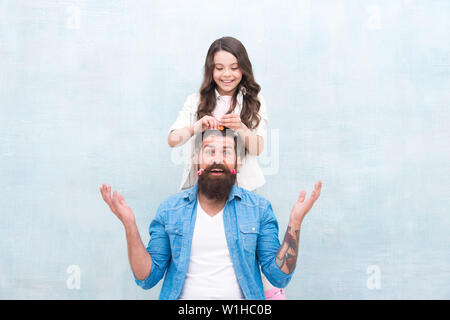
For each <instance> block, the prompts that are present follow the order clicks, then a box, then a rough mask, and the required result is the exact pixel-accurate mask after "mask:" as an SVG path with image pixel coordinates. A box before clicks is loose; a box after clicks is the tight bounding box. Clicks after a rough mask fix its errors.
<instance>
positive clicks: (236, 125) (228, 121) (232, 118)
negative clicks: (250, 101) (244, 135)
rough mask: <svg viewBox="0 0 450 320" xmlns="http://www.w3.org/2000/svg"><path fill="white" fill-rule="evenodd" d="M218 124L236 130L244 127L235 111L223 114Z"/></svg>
mask: <svg viewBox="0 0 450 320" xmlns="http://www.w3.org/2000/svg"><path fill="white" fill-rule="evenodd" d="M219 125H222V126H224V127H227V128H230V129H231V130H234V131H237V130H239V129H242V128H244V127H246V125H245V124H244V123H242V121H241V117H240V116H239V115H238V114H236V113H230V114H226V115H224V116H223V117H222V118H221V119H220V122H219Z"/></svg>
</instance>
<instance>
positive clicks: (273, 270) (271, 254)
mask: <svg viewBox="0 0 450 320" xmlns="http://www.w3.org/2000/svg"><path fill="white" fill-rule="evenodd" d="M279 248H280V241H279V239H278V222H277V219H276V217H275V215H274V213H273V209H272V205H271V204H270V202H268V203H267V207H266V209H265V210H264V211H263V218H262V221H261V225H260V234H259V237H258V243H257V247H256V256H257V259H258V261H259V264H260V266H261V270H262V272H263V273H264V275H265V276H266V278H267V279H268V280H269V282H270V283H271V284H272V285H273V286H275V287H278V288H284V287H286V286H287V284H288V283H289V281H290V280H291V278H292V275H293V273H294V272H293V271H292V272H291V273H289V274H286V273H284V272H283V271H281V269H280V268H279V267H278V265H277V264H276V255H277V252H278V249H279Z"/></svg>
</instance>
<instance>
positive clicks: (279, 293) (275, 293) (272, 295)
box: [264, 288, 286, 300]
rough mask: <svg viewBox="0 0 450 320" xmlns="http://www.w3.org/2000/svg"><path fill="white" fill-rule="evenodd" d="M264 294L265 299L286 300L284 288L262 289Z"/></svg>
mask: <svg viewBox="0 0 450 320" xmlns="http://www.w3.org/2000/svg"><path fill="white" fill-rule="evenodd" d="M264 296H265V297H266V300H286V295H285V294H284V290H283V289H280V288H272V289H269V290H266V291H264Z"/></svg>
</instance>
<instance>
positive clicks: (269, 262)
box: [134, 183, 293, 300]
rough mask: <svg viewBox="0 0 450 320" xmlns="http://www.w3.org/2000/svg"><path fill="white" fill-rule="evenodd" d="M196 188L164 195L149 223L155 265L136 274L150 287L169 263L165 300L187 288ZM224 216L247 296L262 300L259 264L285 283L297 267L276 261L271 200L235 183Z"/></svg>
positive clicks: (276, 281) (277, 282)
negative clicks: (287, 268)
mask: <svg viewBox="0 0 450 320" xmlns="http://www.w3.org/2000/svg"><path fill="white" fill-rule="evenodd" d="M197 191H198V183H196V184H195V185H194V186H193V187H192V188H190V189H187V190H184V191H182V192H179V193H177V194H175V195H173V196H171V197H169V198H168V199H166V200H165V201H164V202H163V203H162V204H161V205H160V206H159V207H158V210H157V212H156V216H155V218H154V219H153V221H152V222H151V223H150V227H149V233H150V241H149V243H148V246H147V251H148V252H149V254H150V256H151V257H152V268H151V271H150V274H149V275H148V277H147V278H146V279H143V280H138V279H137V278H136V276H134V279H135V281H136V283H137V284H138V285H139V286H140V287H142V288H143V289H150V288H152V287H153V286H155V285H156V284H157V283H158V282H159V280H161V279H162V277H163V276H164V273H165V272H166V269H167V273H166V276H165V278H164V283H163V285H162V288H161V293H160V296H159V299H161V300H176V299H178V297H179V296H180V294H181V291H182V289H183V284H184V279H185V277H186V273H187V270H188V266H189V260H190V254H191V244H192V236H193V232H194V226H195V219H196V213H197ZM223 220H224V228H225V235H226V239H227V244H228V249H229V251H230V257H231V261H232V262H233V267H234V271H235V273H236V277H237V279H238V281H239V284H240V286H241V289H242V292H243V293H244V296H245V298H246V299H252V300H264V288H263V284H262V280H261V273H260V269H259V268H260V267H261V270H262V272H263V273H264V275H265V276H266V278H267V279H268V280H269V281H270V283H272V284H273V285H274V286H275V287H278V288H284V287H286V285H287V284H288V283H289V281H290V279H291V277H292V274H293V271H292V272H291V273H290V274H286V273H284V272H283V271H281V270H280V268H279V267H278V266H277V264H276V263H275V257H276V253H277V251H278V249H279V248H280V241H279V239H278V222H277V220H276V218H275V215H274V213H273V210H272V205H271V204H270V202H269V201H268V200H266V199H265V198H263V197H262V196H260V195H257V194H256V193H254V192H250V191H248V190H246V189H242V188H240V187H238V186H236V185H234V186H233V189H232V190H231V192H230V195H229V197H228V200H227V202H226V204H225V208H224V211H223Z"/></svg>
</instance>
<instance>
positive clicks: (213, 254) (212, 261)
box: [179, 200, 245, 300]
mask: <svg viewBox="0 0 450 320" xmlns="http://www.w3.org/2000/svg"><path fill="white" fill-rule="evenodd" d="M179 299H181V300H208V299H214V300H239V299H245V297H244V295H243V293H242V290H241V287H240V285H239V282H238V280H237V278H236V273H235V271H234V267H233V263H232V261H231V258H230V252H229V250H228V245H227V239H226V237H225V229H224V225H223V209H222V210H221V211H220V212H219V213H217V214H216V215H215V216H213V217H211V216H209V215H208V214H207V213H206V212H205V211H204V210H203V209H202V207H201V206H200V203H199V202H198V200H197V218H196V221H195V227H194V235H193V238H192V246H191V257H190V259H189V268H188V271H187V274H186V279H185V281H184V286H183V290H182V292H181V295H180V297H179Z"/></svg>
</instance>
